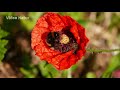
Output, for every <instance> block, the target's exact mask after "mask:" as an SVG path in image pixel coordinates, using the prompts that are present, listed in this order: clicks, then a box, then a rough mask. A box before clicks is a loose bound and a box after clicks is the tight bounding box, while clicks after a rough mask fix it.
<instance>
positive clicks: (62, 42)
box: [46, 30, 79, 54]
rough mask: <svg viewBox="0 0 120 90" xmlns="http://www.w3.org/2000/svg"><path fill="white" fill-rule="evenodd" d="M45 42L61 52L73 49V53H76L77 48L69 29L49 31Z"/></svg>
mask: <svg viewBox="0 0 120 90" xmlns="http://www.w3.org/2000/svg"><path fill="white" fill-rule="evenodd" d="M46 42H47V45H48V46H50V47H51V48H53V49H54V50H58V51H60V52H62V53H65V52H68V51H70V50H73V51H74V52H73V53H74V54H76V51H77V50H78V48H79V47H78V43H77V42H76V39H75V37H74V35H73V34H72V33H71V32H70V31H69V30H64V31H61V32H49V33H48V35H47V38H46Z"/></svg>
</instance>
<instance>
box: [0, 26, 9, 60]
mask: <svg viewBox="0 0 120 90" xmlns="http://www.w3.org/2000/svg"><path fill="white" fill-rule="evenodd" d="M6 36H8V32H6V31H4V30H2V29H1V28H0V61H1V60H2V59H3V58H4V54H5V53H6V51H7V49H6V48H5V46H6V45H7V43H8V40H6V39H4V37H6Z"/></svg>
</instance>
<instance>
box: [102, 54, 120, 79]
mask: <svg viewBox="0 0 120 90" xmlns="http://www.w3.org/2000/svg"><path fill="white" fill-rule="evenodd" d="M117 69H120V53H119V54H117V55H115V56H113V57H112V58H111V60H110V62H109V65H108V67H107V69H106V70H105V72H104V73H103V75H102V76H101V77H102V78H110V77H111V75H112V72H113V71H115V70H117Z"/></svg>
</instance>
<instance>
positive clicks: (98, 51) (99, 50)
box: [86, 48, 120, 53]
mask: <svg viewBox="0 0 120 90" xmlns="http://www.w3.org/2000/svg"><path fill="white" fill-rule="evenodd" d="M86 50H87V51H88V52H92V53H102V52H114V51H120V49H90V48H89V49H86Z"/></svg>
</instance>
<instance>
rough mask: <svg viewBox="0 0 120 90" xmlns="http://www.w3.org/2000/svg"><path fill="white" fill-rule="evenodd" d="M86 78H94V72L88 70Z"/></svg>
mask: <svg viewBox="0 0 120 90" xmlns="http://www.w3.org/2000/svg"><path fill="white" fill-rule="evenodd" d="M86 78H96V75H95V73H94V72H88V73H87V74H86Z"/></svg>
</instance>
